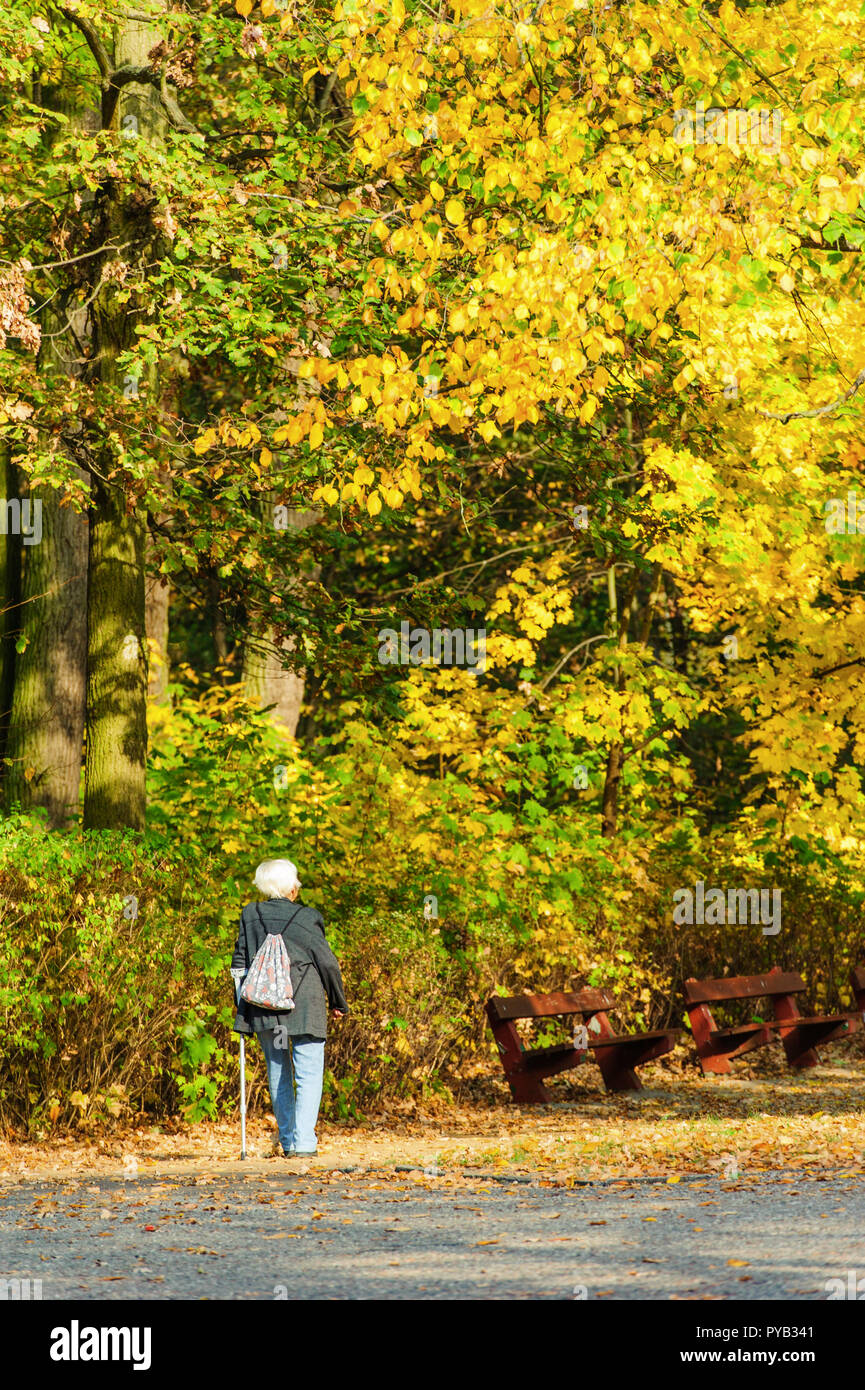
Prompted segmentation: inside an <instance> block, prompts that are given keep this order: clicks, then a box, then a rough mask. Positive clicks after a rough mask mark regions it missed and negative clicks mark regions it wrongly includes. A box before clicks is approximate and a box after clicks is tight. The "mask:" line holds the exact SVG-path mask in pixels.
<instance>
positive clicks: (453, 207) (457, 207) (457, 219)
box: [445, 198, 466, 227]
mask: <svg viewBox="0 0 865 1390" xmlns="http://www.w3.org/2000/svg"><path fill="white" fill-rule="evenodd" d="M465 215H466V213H465V208H464V207H463V205H462V203H461V202H460V201H459V199H458V198H448V200H447V202H446V203H445V217H446V218H447V220H448V222H450V223H451V225H452V226H454V227H458V226H459V224H460V223H461V222H463V221H464V220H465Z"/></svg>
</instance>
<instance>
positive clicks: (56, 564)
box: [5, 479, 87, 826]
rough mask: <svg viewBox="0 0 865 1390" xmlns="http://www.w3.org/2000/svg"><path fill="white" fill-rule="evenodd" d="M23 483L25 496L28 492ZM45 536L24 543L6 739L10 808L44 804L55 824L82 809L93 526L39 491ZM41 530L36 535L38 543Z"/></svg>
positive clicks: (51, 495) (19, 540) (52, 495)
mask: <svg viewBox="0 0 865 1390" xmlns="http://www.w3.org/2000/svg"><path fill="white" fill-rule="evenodd" d="M25 481H26V480H24V479H21V480H20V481H19V487H18V494H17V495H18V496H21V495H24V494H25V493H26V495H28V496H31V497H32V496H33V495H32V494H30V493H28V492H27V489H26V486H25ZM38 500H39V501H40V502H41V504H42V507H41V529H42V536H41V539H40V540H39V542H38V543H35V544H25V543H24V542H25V539H26V538H25V537H24V536H20V537H19V536H15V537H12V536H9V537H7V538H6V539H7V541H14V542H15V543H16V548H19V556H20V583H21V606H20V607H19V608H18V610H17V613H18V618H19V621H18V624H17V626H18V627H20V630H21V631H20V635H21V639H22V641H26V646H24V648H23V650H22V651H20V652H18V653H17V654H16V657H15V686H14V691H13V695H12V706H11V715H10V720H9V732H8V740H7V745H6V758H7V760H8V761H7V777H6V787H5V801H6V805H7V806H11V805H12V804H13V803H15V802H20V804H21V805H22V806H24V807H28V806H44V807H45V808H46V810H47V811H48V815H49V818H50V820H51V823H52V825H55V826H60V825H63V824H65V823H66V822H67V821H68V820H69V819H70V818H72V817H74V816H76V815H77V811H78V796H79V785H80V777H81V743H82V735H83V732H84V654H85V645H86V609H85V597H86V585H87V525H86V522H85V520H84V518H83V517H81V516H80V515H79V514H78V513H77V512H74V511H73V510H72V508H71V507H61V506H60V505H59V502H58V498H57V494H56V493H55V492H52V491H49V492H47V493H44V492H43V493H42V494H41V495H39V497H38ZM37 534H38V530H37V531H36V532H35V533H34V536H33V540H34V541H35V539H36V535H37Z"/></svg>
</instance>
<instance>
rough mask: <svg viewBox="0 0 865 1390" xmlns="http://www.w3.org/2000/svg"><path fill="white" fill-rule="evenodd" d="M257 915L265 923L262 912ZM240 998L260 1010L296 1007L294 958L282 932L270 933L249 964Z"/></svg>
mask: <svg viewBox="0 0 865 1390" xmlns="http://www.w3.org/2000/svg"><path fill="white" fill-rule="evenodd" d="M258 918H259V921H260V922H261V924H262V926H264V921H263V919H262V916H261V913H260V912H259V913H258ZM240 997H241V999H245V1000H246V1002H247V1004H256V1005H257V1006H258V1007H259V1008H260V1009H281V1010H283V1011H285V1010H288V1009H293V1008H294V991H293V990H292V987H291V961H290V960H289V957H288V951H287V950H286V949H285V942H284V941H283V939H282V936H281V934H279V933H268V935H267V936H266V937H265V938H264V941H263V942H262V943H261V945H260V946H259V948H258V950H257V951H256V953H255V956H254V958H253V961H252V964H251V965H250V967H249V973H248V975H247V977H246V979H245V980H244V982H243V987H242V988H241V991H240Z"/></svg>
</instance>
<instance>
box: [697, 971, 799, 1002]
mask: <svg viewBox="0 0 865 1390" xmlns="http://www.w3.org/2000/svg"><path fill="white" fill-rule="evenodd" d="M804 988H805V981H804V980H803V979H802V976H801V975H796V974H794V973H793V972H792V971H787V972H784V971H779V972H778V974H777V975H774V974H766V975H738V976H735V977H734V978H732V979H729V980H686V981H685V985H684V991H685V1000H686V1002H687V1003H688V1004H719V1003H722V1002H723V1001H724V1000H735V999H763V998H766V997H767V996H769V995H771V994H799V993H800V992H801V991H802V990H803V989H804Z"/></svg>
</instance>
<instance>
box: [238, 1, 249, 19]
mask: <svg viewBox="0 0 865 1390" xmlns="http://www.w3.org/2000/svg"><path fill="white" fill-rule="evenodd" d="M234 8H235V9H236V10H237V13H238V14H241V15H243V18H244V19H246V16H247V15H248V14H249V13H250V12H251V10H252V0H234Z"/></svg>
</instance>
